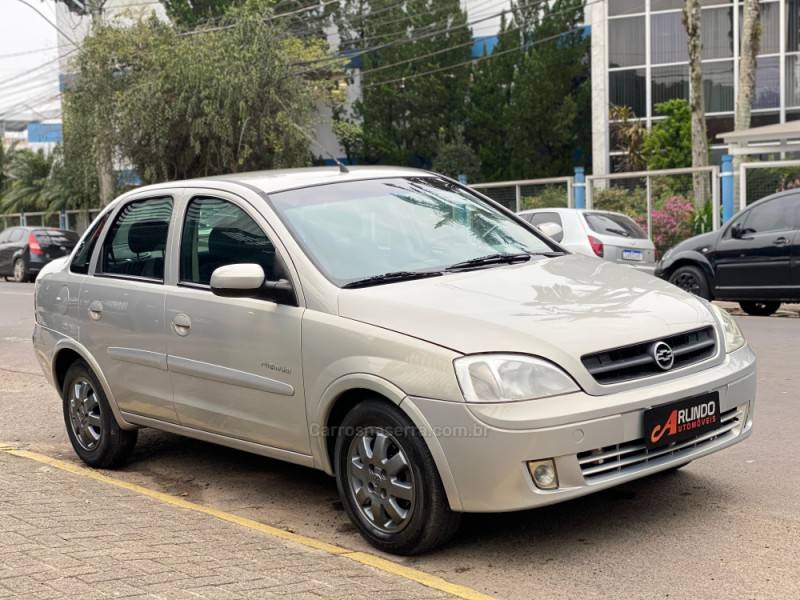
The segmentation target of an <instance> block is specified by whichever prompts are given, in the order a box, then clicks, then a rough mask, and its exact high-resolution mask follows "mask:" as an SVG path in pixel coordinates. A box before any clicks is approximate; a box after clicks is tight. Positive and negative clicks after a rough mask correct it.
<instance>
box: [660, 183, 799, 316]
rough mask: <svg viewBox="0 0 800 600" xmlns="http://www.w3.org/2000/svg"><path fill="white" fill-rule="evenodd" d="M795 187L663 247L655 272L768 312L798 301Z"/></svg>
mask: <svg viewBox="0 0 800 600" xmlns="http://www.w3.org/2000/svg"><path fill="white" fill-rule="evenodd" d="M798 230H800V190H789V191H785V192H780V193H778V194H774V195H772V196H768V197H766V198H763V199H762V200H759V201H758V202H756V203H754V204H752V205H750V206H748V207H747V208H746V209H744V210H743V211H742V212H740V213H739V214H737V215H736V216H735V217H734V218H733V219H731V221H730V222H729V223H727V224H726V225H725V226H723V227H722V228H721V229H719V230H717V231H713V232H711V233H705V234H703V235H698V236H695V237H693V238H690V239H688V240H686V241H684V242H681V243H680V244H678V245H677V246H675V247H674V248H672V249H670V250H669V251H667V253H666V254H665V255H664V258H663V259H662V260H661V262H660V263H659V264H658V266H657V267H656V273H655V274H656V275H657V276H659V277H661V278H663V279H666V280H668V281H669V282H671V283H674V284H675V285H677V286H678V287H679V288H682V289H684V290H687V291H690V292H692V293H694V294H697V295H698V296H702V297H703V298H707V299H711V298H715V299H718V300H735V301H738V302H739V304H740V305H741V307H742V310H744V311H745V312H746V313H748V314H751V315H760V316H766V315H771V314H772V313H774V312H775V311H776V310H778V308H779V307H780V305H781V302H798V301H800V231H798Z"/></svg>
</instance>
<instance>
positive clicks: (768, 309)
mask: <svg viewBox="0 0 800 600" xmlns="http://www.w3.org/2000/svg"><path fill="white" fill-rule="evenodd" d="M739 306H741V307H742V310H743V311H744V312H746V313H747V314H748V315H752V316H754V317H768V316H770V315H771V314H774V313H775V311H776V310H778V309H779V308H780V307H781V303H780V302H739Z"/></svg>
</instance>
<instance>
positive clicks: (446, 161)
mask: <svg viewBox="0 0 800 600" xmlns="http://www.w3.org/2000/svg"><path fill="white" fill-rule="evenodd" d="M433 170H434V171H436V172H437V173H442V174H443V175H447V176H448V177H452V178H453V179H459V178H460V177H462V176H463V177H465V178H466V180H467V181H468V182H470V183H476V182H477V181H478V180H479V179H480V176H481V161H480V159H479V158H478V155H477V154H476V153H475V151H474V150H473V149H472V148H470V146H469V145H468V144H467V143H466V142H465V141H464V129H463V128H462V127H458V128H456V130H455V133H454V134H453V137H452V139H447V135H446V133H445V130H444V129H441V130H440V131H439V148H438V151H437V153H436V158H435V159H434V161H433Z"/></svg>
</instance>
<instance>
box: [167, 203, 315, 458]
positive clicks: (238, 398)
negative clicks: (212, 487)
mask: <svg viewBox="0 0 800 600" xmlns="http://www.w3.org/2000/svg"><path fill="white" fill-rule="evenodd" d="M267 231H269V234H268V233H266V232H267ZM273 239H274V234H273V233H272V231H271V230H270V229H269V227H268V224H267V223H266V221H265V220H264V218H263V216H261V215H260V214H258V212H257V211H255V210H254V209H253V207H252V206H250V205H249V204H248V203H247V202H245V201H244V200H243V199H241V198H239V197H238V196H235V195H232V194H224V193H222V192H217V191H215V192H213V193H211V192H209V193H197V194H196V195H194V196H192V197H191V198H190V199H189V200H188V202H187V204H186V208H185V210H184V215H183V223H182V228H181V237H180V244H179V246H178V248H177V249H176V250H177V254H178V261H177V263H178V273H177V274H176V281H175V285H174V286H169V292H168V295H167V303H166V316H167V322H168V324H169V327H170V335H169V341H168V344H167V353H168V364H169V370H170V376H171V380H172V387H173V391H174V401H175V407H176V410H177V413H178V417H179V419H180V423H181V424H182V425H184V426H187V427H191V428H193V429H199V430H202V431H206V432H211V433H215V434H221V435H225V436H228V437H233V438H237V439H241V440H246V441H249V442H255V443H257V444H262V445H266V446H271V447H274V448H280V449H284V450H290V451H293V452H300V453H309V452H310V445H309V439H308V428H307V425H306V410H305V400H304V393H303V377H302V371H301V365H302V363H301V355H300V325H301V319H302V314H303V309H302V308H300V307H298V306H287V305H283V304H276V303H275V302H272V301H269V300H265V299H259V298H223V297H219V296H216V295H214V294H213V293H212V292H211V288H210V286H209V282H210V279H211V274H212V273H213V272H214V269H216V268H218V267H221V266H223V265H228V264H236V263H257V264H259V265H261V266H262V268H263V269H264V272H265V274H266V277H267V279H268V280H275V279H278V278H281V277H284V278H288V277H286V275H285V272H284V269H283V267H282V266H281V265H282V264H285V263H284V262H283V260H284V259H282V258H281V257H280V253H281V252H282V250H280V249H278V250H277V251H276V245H275V244H274V243H273Z"/></svg>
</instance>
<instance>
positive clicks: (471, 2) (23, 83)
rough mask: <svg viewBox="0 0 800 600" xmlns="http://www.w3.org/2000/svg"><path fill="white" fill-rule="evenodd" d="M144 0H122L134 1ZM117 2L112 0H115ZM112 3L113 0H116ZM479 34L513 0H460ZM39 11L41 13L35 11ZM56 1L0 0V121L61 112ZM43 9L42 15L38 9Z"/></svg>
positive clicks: (75, 27)
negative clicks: (479, 21)
mask: <svg viewBox="0 0 800 600" xmlns="http://www.w3.org/2000/svg"><path fill="white" fill-rule="evenodd" d="M137 1H138V2H141V1H142V0H121V1H120V2H118V3H120V4H121V3H126V4H132V3H134V2H137ZM112 2H113V0H112ZM112 2H110V4H111V3H112ZM462 3H464V4H465V6H466V8H467V11H468V13H469V19H470V21H474V20H476V19H483V18H484V17H489V18H488V19H487V20H485V21H482V22H481V23H477V24H475V26H474V27H473V31H474V32H475V35H490V34H493V33H495V32H496V31H497V28H498V26H499V22H500V19H499V17H497V16H492V15H494V14H495V13H497V12H499V11H500V10H502V9H503V8H506V7H508V5H509V3H510V0H462ZM37 11H38V12H37ZM55 12H56V9H55V3H54V1H53V0H0V120H4V119H12V118H20V119H25V120H28V119H44V118H47V117H50V116H52V115H54V114H55V113H57V111H58V108H59V100H58V62H59V61H58V51H57V44H58V34H57V33H56V30H55V28H54V27H53V25H51V24H50V23H48V20H49V21H51V22H52V23H56V22H57V20H56V14H55ZM39 13H41V14H39ZM61 25H62V30H63V31H64V32H65V33H66V34H67V35H70V36H73V35H75V34H77V33H79V32H80V30H81V23H80V21H79V20H78V19H76V18H74V17H72V18H69V17H67V19H66V22H64V20H63V19H62V21H61Z"/></svg>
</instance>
